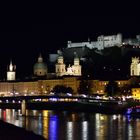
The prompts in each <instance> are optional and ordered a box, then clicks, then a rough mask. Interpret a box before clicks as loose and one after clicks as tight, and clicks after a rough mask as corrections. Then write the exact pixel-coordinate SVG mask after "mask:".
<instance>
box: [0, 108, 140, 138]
mask: <svg viewBox="0 0 140 140" xmlns="http://www.w3.org/2000/svg"><path fill="white" fill-rule="evenodd" d="M27 114H28V116H27V117H24V116H22V115H21V111H20V110H15V109H6V110H2V109H0V119H2V120H4V121H5V122H9V123H12V124H14V125H16V126H19V127H24V128H25V129H27V130H31V131H33V132H34V133H36V134H39V135H43V136H44V137H45V138H46V139H48V140H140V116H139V117H131V116H125V115H120V114H118V115H105V114H99V113H82V112H67V111H59V112H58V111H48V110H42V111H37V110H30V111H27Z"/></svg>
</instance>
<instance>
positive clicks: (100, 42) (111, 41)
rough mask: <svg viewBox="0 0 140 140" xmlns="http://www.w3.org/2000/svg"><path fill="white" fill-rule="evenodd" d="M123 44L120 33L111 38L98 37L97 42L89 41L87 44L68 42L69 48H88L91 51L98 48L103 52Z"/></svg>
mask: <svg viewBox="0 0 140 140" xmlns="http://www.w3.org/2000/svg"><path fill="white" fill-rule="evenodd" d="M121 44H122V34H120V33H118V34H117V35H110V36H104V35H101V36H98V37H97V41H89V40H88V41H87V42H78V43H72V42H71V41H68V44H67V47H68V48H73V47H85V46H86V47H88V48H90V49H92V48H97V49H98V50H102V49H104V48H107V47H112V46H120V45H121Z"/></svg>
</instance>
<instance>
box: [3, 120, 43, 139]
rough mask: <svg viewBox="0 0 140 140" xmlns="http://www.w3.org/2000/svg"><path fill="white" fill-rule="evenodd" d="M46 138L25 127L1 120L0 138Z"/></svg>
mask: <svg viewBox="0 0 140 140" xmlns="http://www.w3.org/2000/svg"><path fill="white" fill-rule="evenodd" d="M31 139H32V140H45V139H44V138H43V137H42V136H40V135H37V134H35V133H33V132H32V131H26V130H25V129H24V128H20V127H17V126H14V125H12V124H9V123H6V122H3V121H2V120H0V140H31Z"/></svg>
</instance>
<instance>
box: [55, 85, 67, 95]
mask: <svg viewBox="0 0 140 140" xmlns="http://www.w3.org/2000/svg"><path fill="white" fill-rule="evenodd" d="M53 92H55V93H56V94H60V93H66V87H65V86H63V85H56V86H55V87H54V88H53Z"/></svg>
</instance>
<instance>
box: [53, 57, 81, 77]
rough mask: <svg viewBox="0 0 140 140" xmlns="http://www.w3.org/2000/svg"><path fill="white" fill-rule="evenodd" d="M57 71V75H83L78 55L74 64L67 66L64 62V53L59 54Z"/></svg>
mask: <svg viewBox="0 0 140 140" xmlns="http://www.w3.org/2000/svg"><path fill="white" fill-rule="evenodd" d="M55 71H56V75H57V76H64V75H72V76H81V75H82V74H81V65H80V60H79V58H78V56H77V55H76V54H75V57H74V64H73V65H72V66H70V64H69V66H68V67H67V70H66V64H65V63H64V58H63V56H62V55H60V56H58V59H57V63H56V65H55Z"/></svg>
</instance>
